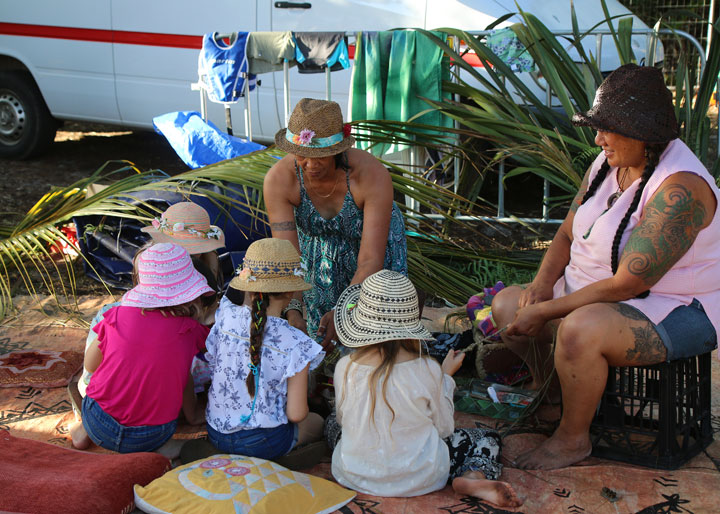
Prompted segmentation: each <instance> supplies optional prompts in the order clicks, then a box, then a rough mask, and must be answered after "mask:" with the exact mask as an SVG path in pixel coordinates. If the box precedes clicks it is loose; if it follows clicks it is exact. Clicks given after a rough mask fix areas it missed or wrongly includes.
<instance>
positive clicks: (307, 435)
mask: <svg viewBox="0 0 720 514" xmlns="http://www.w3.org/2000/svg"><path fill="white" fill-rule="evenodd" d="M322 437H323V419H322V416H320V414H316V413H315V412H310V413H308V415H307V417H306V418H305V419H304V420H302V421H301V422H300V423H298V441H297V444H298V445H301V444H305V443H313V442H315V441H319V440H320V439H322Z"/></svg>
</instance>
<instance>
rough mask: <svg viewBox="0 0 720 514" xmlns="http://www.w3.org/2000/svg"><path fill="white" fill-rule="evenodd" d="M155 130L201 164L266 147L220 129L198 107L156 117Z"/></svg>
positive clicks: (192, 162)
mask: <svg viewBox="0 0 720 514" xmlns="http://www.w3.org/2000/svg"><path fill="white" fill-rule="evenodd" d="M153 125H154V126H155V130H157V131H158V132H159V133H160V134H162V135H163V136H165V138H166V139H167V140H168V142H169V143H170V146H172V147H173V149H174V150H175V153H177V154H178V157H180V158H181V159H182V160H183V162H184V163H185V164H187V165H188V166H190V167H191V168H200V167H202V166H207V165H208V164H215V163H216V162H220V161H224V160H226V159H232V158H233V157H238V156H240V155H245V154H248V153H251V152H255V151H257V150H263V149H264V148H265V147H264V146H263V145H261V144H258V143H254V142H253V141H248V140H246V139H242V138H239V137H235V136H231V135H228V134H226V133H224V132H222V131H220V130H219V129H218V128H217V127H216V126H215V125H214V124H213V123H212V122H211V121H205V120H203V119H202V116H200V113H199V112H196V111H178V112H169V113H167V114H163V115H161V116H156V117H155V118H153Z"/></svg>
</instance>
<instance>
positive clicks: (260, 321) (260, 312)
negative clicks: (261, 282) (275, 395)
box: [245, 293, 270, 397]
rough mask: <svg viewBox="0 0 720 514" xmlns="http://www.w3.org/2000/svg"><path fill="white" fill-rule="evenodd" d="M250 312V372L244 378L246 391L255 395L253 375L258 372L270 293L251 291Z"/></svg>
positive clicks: (252, 395)
mask: <svg viewBox="0 0 720 514" xmlns="http://www.w3.org/2000/svg"><path fill="white" fill-rule="evenodd" d="M251 301H252V309H251V310H252V312H251V315H250V316H251V317H250V373H248V376H247V378H246V379H245V385H246V386H247V390H248V393H249V394H250V396H251V397H254V396H255V376H256V374H257V373H259V372H260V354H261V350H262V343H263V333H264V332H265V323H266V322H267V313H266V311H267V308H268V305H269V304H270V295H269V294H267V293H252V296H251Z"/></svg>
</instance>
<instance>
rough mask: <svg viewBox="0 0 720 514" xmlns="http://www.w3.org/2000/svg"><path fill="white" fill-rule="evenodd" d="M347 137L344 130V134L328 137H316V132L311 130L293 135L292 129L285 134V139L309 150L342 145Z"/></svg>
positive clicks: (339, 133) (304, 130)
mask: <svg viewBox="0 0 720 514" xmlns="http://www.w3.org/2000/svg"><path fill="white" fill-rule="evenodd" d="M345 137H347V136H346V135H345V130H344V129H343V131H342V132H338V133H337V134H333V135H332V136H328V137H315V132H314V131H312V130H309V129H303V130H301V131H300V134H293V133H292V132H290V129H287V131H286V132H285V139H287V140H288V141H290V142H291V143H292V144H294V145H297V146H304V147H307V148H328V147H330V146H333V145H336V144H338V143H340V142H341V141H342V140H343V139H345Z"/></svg>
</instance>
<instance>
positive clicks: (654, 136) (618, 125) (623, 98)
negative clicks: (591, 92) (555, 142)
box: [572, 64, 679, 143]
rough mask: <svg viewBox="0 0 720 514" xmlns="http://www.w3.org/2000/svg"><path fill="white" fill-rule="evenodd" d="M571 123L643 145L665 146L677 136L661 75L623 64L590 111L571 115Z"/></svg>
mask: <svg viewBox="0 0 720 514" xmlns="http://www.w3.org/2000/svg"><path fill="white" fill-rule="evenodd" d="M572 122H573V124H574V125H578V126H584V127H592V128H594V129H595V130H603V131H606V132H614V133H616V134H620V135H622V136H625V137H629V138H632V139H637V140H639V141H644V142H646V143H667V142H668V141H671V140H673V139H675V138H676V137H678V133H679V132H678V124H677V119H676V118H675V109H674V107H673V98H672V93H671V92H670V90H669V89H668V88H667V87H666V86H665V80H664V79H663V74H662V72H661V71H660V70H658V69H657V68H653V67H650V66H638V65H637V64H625V65H624V66H620V67H619V68H618V69H616V70H615V71H613V72H612V73H611V74H610V75H608V77H607V78H606V79H605V80H604V81H603V83H602V84H600V87H598V89H597V92H596V93H595V100H594V101H593V106H592V108H591V109H590V110H589V111H587V112H584V113H582V112H578V113H575V115H574V116H573V117H572Z"/></svg>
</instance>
